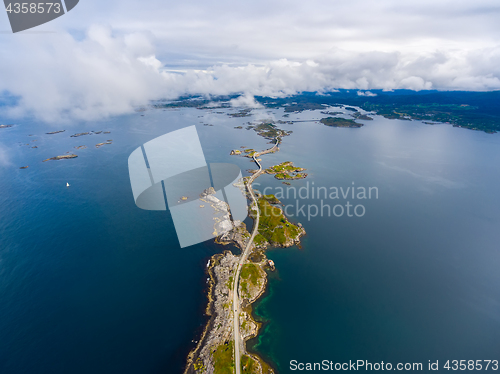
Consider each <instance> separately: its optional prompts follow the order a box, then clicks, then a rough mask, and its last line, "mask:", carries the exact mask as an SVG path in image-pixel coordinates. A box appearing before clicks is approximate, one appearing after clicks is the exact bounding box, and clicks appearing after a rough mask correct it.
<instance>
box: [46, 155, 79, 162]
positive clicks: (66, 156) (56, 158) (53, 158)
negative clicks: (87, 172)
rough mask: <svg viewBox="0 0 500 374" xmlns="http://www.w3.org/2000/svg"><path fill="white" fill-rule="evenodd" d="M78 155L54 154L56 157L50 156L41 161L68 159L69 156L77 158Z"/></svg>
mask: <svg viewBox="0 0 500 374" xmlns="http://www.w3.org/2000/svg"><path fill="white" fill-rule="evenodd" d="M77 157H78V156H77V155H75V154H69V155H62V156H56V157H51V158H48V159H46V160H43V161H42V162H45V161H54V160H68V159H70V158H77Z"/></svg>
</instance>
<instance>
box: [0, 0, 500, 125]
mask: <svg viewBox="0 0 500 374" xmlns="http://www.w3.org/2000/svg"><path fill="white" fill-rule="evenodd" d="M499 16H500V2H498V0H475V1H463V0H454V1H448V0H433V1H430V0H405V1H401V0H398V1H394V0H377V1H373V0H349V1H344V0H335V1H334V0H323V1H318V0H308V1H296V0H286V1H285V0H265V1H264V0H252V1H239V2H237V1H229V0H214V1H206V0H205V1H200V0H195V1H189V0H188V1H182V2H178V1H177V2H172V1H164V0H162V1H160V0H135V1H134V0H106V1H102V0H101V1H98V0H80V3H79V4H78V5H77V6H76V7H75V8H74V9H73V10H72V11H71V12H69V13H68V14H66V15H64V16H62V17H60V18H58V19H56V20H54V21H52V22H50V23H47V24H44V25H41V26H38V27H37V28H34V29H31V30H28V31H25V32H21V33H17V34H12V33H11V31H10V26H9V24H8V19H7V14H6V13H5V12H4V13H1V12H0V51H1V55H0V95H3V96H15V97H16V98H17V101H16V102H17V104H16V105H14V106H8V107H4V108H3V109H2V110H0V115H3V116H9V117H16V116H17V117H23V116H34V117H35V118H37V119H39V120H40V121H44V122H47V123H54V124H57V123H60V122H72V121H75V120H94V119H99V118H104V117H108V116H113V115H119V114H123V113H128V112H131V111H133V109H134V108H135V107H137V106H141V105H146V104H147V103H148V102H149V101H150V100H155V99H162V98H165V99H175V98H177V97H178V96H180V95H186V94H202V95H207V96H210V95H221V94H234V93H239V94H242V95H243V97H242V100H239V101H235V103H237V104H241V105H245V104H248V105H252V102H253V100H252V97H253V96H254V95H265V96H283V95H291V94H294V93H298V92H301V91H318V92H325V91H331V90H335V89H338V88H345V89H359V90H363V91H369V90H373V89H384V90H394V89H400V88H404V89H412V90H425V89H438V90H473V91H487V90H498V89H500V42H499V40H500V23H499V22H498V19H500V17H499ZM0 122H1V121H0Z"/></svg>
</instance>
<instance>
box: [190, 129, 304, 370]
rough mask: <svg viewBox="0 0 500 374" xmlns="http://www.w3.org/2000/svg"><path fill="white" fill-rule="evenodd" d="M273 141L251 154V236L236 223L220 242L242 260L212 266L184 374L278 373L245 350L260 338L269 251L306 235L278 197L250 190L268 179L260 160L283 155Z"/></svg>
mask: <svg viewBox="0 0 500 374" xmlns="http://www.w3.org/2000/svg"><path fill="white" fill-rule="evenodd" d="M278 131H279V130H278ZM274 140H275V144H274V145H273V147H271V148H269V149H267V150H265V151H262V152H256V151H253V150H252V153H251V158H252V159H253V161H254V162H255V163H256V165H257V166H258V168H259V169H258V170H257V171H255V172H254V173H253V174H252V175H251V176H250V177H245V178H243V179H244V181H243V183H244V186H242V187H244V188H245V192H246V195H247V198H248V199H249V200H250V216H251V217H252V218H253V219H254V225H253V229H252V231H251V232H249V231H248V230H247V228H246V226H245V224H244V223H242V222H238V221H236V222H235V223H234V227H233V229H232V230H231V231H229V232H227V233H226V234H223V235H222V236H220V237H218V238H216V242H217V243H219V244H223V245H235V246H236V247H237V248H238V249H240V251H241V254H240V255H239V256H235V255H234V254H233V253H232V252H231V251H228V250H226V251H224V252H223V253H218V254H215V255H213V256H212V257H211V259H210V260H209V263H208V266H207V272H208V276H209V289H208V300H209V302H208V306H207V309H206V314H207V315H208V316H209V317H210V318H209V321H208V323H207V325H206V326H205V329H204V331H203V333H202V335H201V337H200V339H199V341H196V342H195V343H197V345H196V347H195V348H194V349H193V350H192V351H191V352H190V353H189V355H188V359H187V365H186V369H185V371H184V373H185V374H192V373H214V374H226V373H227V374H230V373H231V374H232V373H235V374H240V373H245V374H248V373H256V374H257V373H258V374H265V373H274V370H273V369H272V368H271V366H270V365H269V364H268V363H266V362H264V360H262V358H260V357H259V356H257V355H255V354H252V353H249V352H248V351H247V349H246V342H247V340H248V339H250V338H253V337H256V336H257V333H258V330H259V327H260V326H259V324H258V323H257V322H256V321H255V320H254V318H253V317H252V304H253V303H254V302H255V301H256V300H257V299H258V298H259V297H260V296H261V295H262V294H263V293H264V291H265V289H266V286H267V272H266V271H272V270H274V263H273V262H272V261H270V260H268V259H267V257H266V255H265V249H266V248H268V247H290V246H292V245H295V244H299V243H300V238H301V237H302V236H303V235H305V230H304V228H303V227H302V225H301V224H300V223H298V224H297V225H295V224H293V223H291V222H290V221H288V219H287V218H286V217H285V215H284V213H283V210H282V209H281V208H280V207H279V204H280V201H279V200H278V199H276V197H275V196H273V195H265V196H263V195H261V194H259V193H258V191H254V189H253V187H252V183H253V182H254V181H255V179H257V178H258V177H259V176H260V175H262V174H264V173H266V170H264V169H263V168H262V165H261V164H260V159H259V158H258V157H261V156H263V155H265V154H267V153H274V152H278V151H279V148H278V144H279V143H280V141H281V136H279V135H278V136H276V137H275V139H274Z"/></svg>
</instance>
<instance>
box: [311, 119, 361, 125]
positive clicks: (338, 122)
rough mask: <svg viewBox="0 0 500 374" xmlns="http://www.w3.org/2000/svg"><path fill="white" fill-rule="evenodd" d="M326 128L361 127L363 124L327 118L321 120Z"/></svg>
mask: <svg viewBox="0 0 500 374" xmlns="http://www.w3.org/2000/svg"><path fill="white" fill-rule="evenodd" d="M320 122H321V123H322V124H323V125H325V126H331V127H361V126H363V124H362V123H357V122H356V121H354V120H353V119H345V118H340V117H327V118H323V119H321V120H320Z"/></svg>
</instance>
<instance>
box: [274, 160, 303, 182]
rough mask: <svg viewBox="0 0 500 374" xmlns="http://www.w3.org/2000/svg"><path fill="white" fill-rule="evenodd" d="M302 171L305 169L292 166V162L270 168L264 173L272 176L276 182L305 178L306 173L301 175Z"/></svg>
mask: <svg viewBox="0 0 500 374" xmlns="http://www.w3.org/2000/svg"><path fill="white" fill-rule="evenodd" d="M304 170H306V169H304V168H300V167H297V166H294V165H293V162H292V161H285V162H282V163H281V164H279V165H274V166H271V167H270V168H268V169H266V170H265V171H266V173H267V174H274V177H275V178H276V179H278V180H295V179H304V178H306V177H307V174H306V173H302V172H303V171H304Z"/></svg>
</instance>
